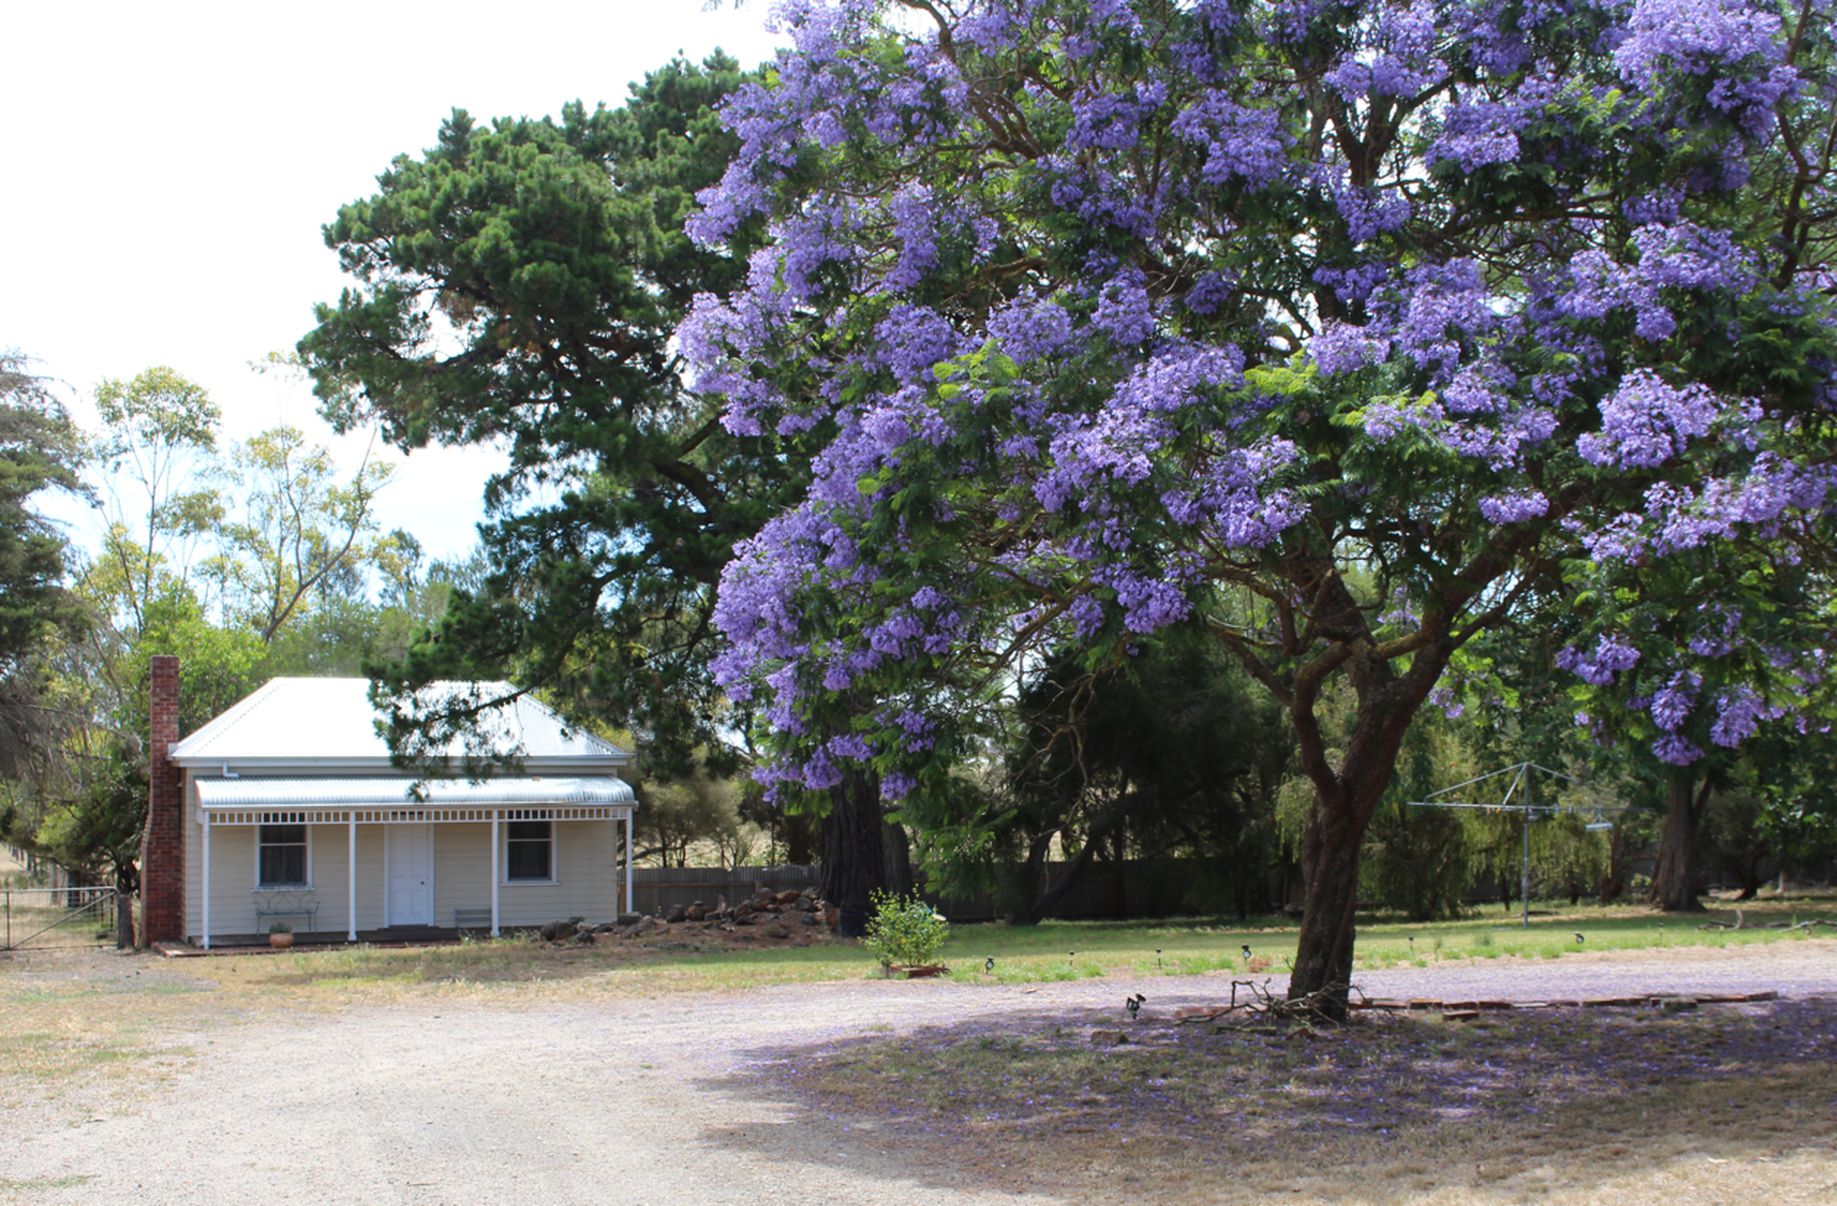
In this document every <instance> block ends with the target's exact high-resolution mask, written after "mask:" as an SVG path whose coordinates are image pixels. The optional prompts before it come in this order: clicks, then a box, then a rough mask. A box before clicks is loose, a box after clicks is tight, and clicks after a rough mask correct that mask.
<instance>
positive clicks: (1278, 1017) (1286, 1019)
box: [1174, 980, 1365, 1027]
mask: <svg viewBox="0 0 1837 1206" xmlns="http://www.w3.org/2000/svg"><path fill="white" fill-rule="evenodd" d="M1269 984H1270V982H1269V981H1268V980H1264V981H1263V982H1262V983H1260V984H1259V983H1258V982H1257V981H1255V980H1233V981H1231V1002H1230V1004H1228V1005H1225V1006H1223V1007H1222V1008H1218V1009H1206V1008H1199V1009H1183V1010H1181V1011H1179V1012H1178V1013H1177V1014H1175V1015H1174V1020H1175V1021H1177V1022H1181V1023H1199V1024H1202V1025H1203V1024H1210V1023H1220V1024H1222V1023H1224V1022H1225V1020H1226V1019H1232V1024H1233V1025H1234V1026H1236V1025H1238V1024H1239V1023H1238V1022H1237V1020H1236V1019H1235V1018H1233V1015H1236V1018H1241V1019H1243V1020H1245V1021H1252V1020H1255V1021H1276V1022H1282V1023H1285V1024H1287V1023H1294V1022H1300V1023H1302V1024H1303V1025H1304V1026H1306V1027H1312V1026H1314V1025H1321V1026H1331V1025H1337V1024H1338V1020H1337V1019H1336V1018H1335V1016H1334V1013H1335V1009H1334V1007H1335V1005H1336V1004H1337V1002H1338V1000H1339V996H1340V993H1341V992H1345V993H1346V994H1347V996H1348V998H1350V996H1351V994H1352V993H1358V995H1359V998H1360V1000H1359V1002H1358V1003H1356V1004H1354V1003H1352V1002H1351V1001H1350V999H1349V1000H1348V1004H1351V1005H1352V1007H1353V1008H1355V1009H1356V1008H1363V1007H1364V1000H1365V994H1364V993H1363V992H1360V991H1359V990H1358V989H1357V988H1355V987H1350V986H1346V985H1337V984H1329V985H1326V986H1325V987H1323V988H1318V989H1316V990H1314V991H1313V992H1311V993H1308V994H1306V995H1305V996H1300V997H1278V996H1277V995H1276V994H1274V993H1273V992H1271V991H1270V990H1269ZM1240 989H1242V990H1243V999H1242V1000H1240V999H1239V997H1238V992H1239V990H1240Z"/></svg>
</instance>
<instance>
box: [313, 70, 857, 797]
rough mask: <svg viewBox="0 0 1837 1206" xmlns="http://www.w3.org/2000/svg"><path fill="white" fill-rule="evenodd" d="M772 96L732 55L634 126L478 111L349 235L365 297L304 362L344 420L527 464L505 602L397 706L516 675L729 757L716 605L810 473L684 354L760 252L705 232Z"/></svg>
mask: <svg viewBox="0 0 1837 1206" xmlns="http://www.w3.org/2000/svg"><path fill="white" fill-rule="evenodd" d="M748 78H749V76H748V75H747V74H746V73H743V72H742V71H741V70H740V69H739V66H738V64H737V63H736V62H735V61H734V60H733V59H730V58H727V57H725V56H722V55H719V54H717V55H715V56H712V57H710V58H709V59H707V60H706V61H705V62H704V63H702V64H701V65H699V66H697V65H694V64H691V63H687V62H683V61H680V60H678V61H675V62H672V63H670V64H669V65H668V66H667V67H665V68H663V69H662V70H660V71H657V72H655V73H654V74H652V75H650V76H649V77H647V78H646V79H645V80H644V82H643V83H641V84H636V85H634V86H633V88H632V95H631V97H630V99H629V101H628V102H627V103H626V105H625V106H624V107H623V108H620V109H608V108H605V107H603V106H602V107H599V108H596V109H593V110H588V109H587V108H585V107H584V106H583V105H581V104H579V103H578V102H576V103H573V104H570V105H568V106H566V107H565V108H564V109H563V110H562V113H561V116H560V119H559V120H553V119H549V118H542V119H537V120H532V119H515V120H511V119H500V120H498V121H495V122H493V123H491V124H490V125H488V126H487V125H480V124H478V123H475V122H474V121H473V120H472V119H471V118H470V117H468V116H467V115H466V114H465V113H463V112H459V111H455V113H454V114H453V116H452V117H451V118H450V119H449V120H448V121H447V122H446V123H445V125H444V126H443V127H442V129H441V132H440V139H439V143H438V145H436V146H435V147H433V148H431V149H429V150H428V151H427V152H425V153H424V154H423V155H422V156H421V157H419V158H415V157H410V156H402V157H399V158H397V159H396V161H395V162H394V164H393V165H392V166H391V167H390V169H389V171H388V172H386V173H384V174H383V175H382V176H381V177H379V184H380V190H379V192H378V193H377V194H376V195H375V196H373V197H370V198H368V199H366V200H363V201H358V202H355V203H353V204H351V205H348V206H346V207H345V208H344V209H343V210H342V211H341V212H340V213H339V216H338V220H337V221H336V222H334V223H332V224H331V225H330V226H328V227H327V228H326V232H325V233H326V241H327V242H328V244H329V245H330V246H332V247H333V248H335V249H336V250H337V252H338V254H339V258H340V261H341V262H342V264H343V266H344V268H345V270H346V271H347V272H348V273H349V274H350V275H351V276H353V277H354V278H355V279H356V282H357V283H356V284H355V285H354V286H353V287H351V288H349V289H347V290H346V291H345V292H344V294H343V296H342V297H341V298H340V299H339V301H338V303H337V304H336V305H332V306H321V307H320V308H319V310H318V326H317V327H316V328H315V329H314V330H313V331H312V332H311V333H309V334H308V335H307V336H306V337H305V338H304V339H303V340H302V341H301V342H300V352H301V354H302V355H303V357H304V358H305V361H306V363H307V365H308V366H309V368H310V370H311V372H312V375H313V379H314V382H315V388H316V391H317V393H318V394H319V397H320V398H321V400H322V403H323V407H324V410H325V413H326V414H327V415H328V417H330V418H331V419H332V420H333V421H334V423H336V424H338V425H340V426H346V427H348V426H350V425H353V424H357V423H361V422H365V421H370V420H375V421H379V422H380V423H381V425H382V429H383V431H384V433H385V436H386V438H387V439H389V440H390V441H391V442H392V443H394V444H396V445H397V446H399V447H402V448H415V447H420V446H423V445H426V444H428V443H437V444H448V445H459V444H473V443H480V442H484V441H496V442H498V443H499V444H501V445H502V446H503V447H505V448H506V449H507V450H508V452H509V457H510V464H509V467H508V469H507V470H506V471H505V472H504V473H502V474H501V475H499V476H497V477H495V478H493V479H492V480H491V481H490V482H489V483H488V484H487V487H486V502H487V506H488V511H489V516H490V518H489V521H488V523H487V524H486V525H485V526H484V529H483V537H484V542H485V548H486V553H487V556H488V558H489V561H490V564H491V572H490V574H489V575H488V577H487V580H486V581H485V583H484V584H483V586H482V587H481V588H480V589H478V590H476V591H471V592H460V593H458V594H457V595H456V596H455V598H454V599H453V602H452V604H451V605H450V608H449V611H448V613H447V615H446V617H445V619H444V620H443V621H442V622H441V623H440V624H439V625H438V626H437V628H436V629H435V630H434V631H433V632H432V633H430V634H429V635H428V637H427V638H426V639H425V640H423V641H421V642H419V643H417V644H415V645H414V646H413V647H412V648H411V649H410V651H409V652H408V654H407V656H406V657H405V658H403V659H401V660H399V661H397V662H395V663H394V664H391V665H387V666H381V667H372V670H373V672H374V673H375V674H376V676H377V677H379V678H380V679H382V680H383V681H384V683H385V685H386V687H388V688H389V689H391V690H393V691H397V692H399V691H402V690H404V689H406V688H410V687H413V686H415V685H417V684H420V683H423V682H426V681H429V680H431V679H436V678H488V677H497V676H502V675H508V676H511V677H514V678H515V679H516V680H517V681H518V682H519V683H520V684H523V685H526V686H538V685H539V686H541V687H542V688H544V689H545V691H546V692H547V693H548V694H549V695H550V698H551V699H552V700H553V701H554V702H556V703H558V704H559V705H560V707H561V708H562V710H563V711H564V713H566V714H569V715H572V716H574V717H576V718H594V719H598V720H602V721H605V722H607V723H610V724H614V725H617V726H621V727H627V728H631V729H633V730H635V731H637V732H639V733H641V734H642V735H643V736H644V737H645V739H646V742H647V754H648V756H649V763H650V767H651V769H652V770H653V771H656V772H661V773H670V772H673V771H679V770H681V769H683V768H685V767H686V766H687V765H688V764H690V763H691V762H692V761H694V760H695V759H696V758H697V757H698V751H699V754H700V756H704V757H705V756H706V755H707V753H708V751H717V753H716V755H715V761H717V762H719V761H720V760H721V759H720V757H719V754H718V751H719V750H720V748H721V746H722V742H721V741H719V740H717V739H716V738H718V736H720V735H721V734H722V733H731V732H732V731H733V729H732V728H728V727H724V724H725V722H724V721H723V720H722V719H721V707H722V702H721V699H720V696H719V693H718V692H717V691H716V690H715V689H714V687H713V684H712V683H711V682H710V680H709V678H708V676H707V673H706V663H707V659H708V656H709V652H710V646H711V639H710V638H711V627H710V625H709V609H710V607H711V606H712V603H713V595H714V592H713V587H714V585H715V583H716V581H717V580H718V577H719V575H720V571H721V568H722V566H723V565H725V564H726V562H727V561H728V559H729V556H730V552H731V550H732V547H733V544H734V542H735V541H736V540H737V539H740V538H743V537H745V536H747V535H750V534H751V533H752V532H753V531H755V530H756V529H757V528H758V526H759V525H760V524H761V523H762V522H763V521H764V519H765V518H766V517H767V516H768V515H770V514H772V513H773V512H775V511H776V510H777V509H778V508H779V507H780V505H781V504H782V501H783V499H784V498H785V497H786V496H787V493H788V492H789V491H790V490H791V489H792V487H793V486H794V485H795V484H796V483H794V482H791V481H789V480H788V479H789V477H791V476H792V475H793V474H794V473H795V472H796V470H795V466H798V465H801V464H802V463H803V462H802V458H801V457H798V456H788V457H787V456H785V455H783V454H784V453H785V451H786V450H784V449H782V448H780V447H779V446H778V445H777V444H775V443H774V442H773V441H770V440H762V439H758V438H754V439H749V440H746V441H740V440H737V439H735V438H733V437H731V436H729V435H728V433H727V432H726V431H725V429H723V428H722V426H721V425H720V422H719V419H718V414H719V411H718V405H717V404H715V403H712V402H708V401H704V400H703V399H700V398H698V397H696V396H694V395H693V394H692V393H691V392H690V391H689V390H688V389H687V388H686V386H685V383H684V381H683V380H682V375H681V372H680V366H679V361H678V358H677V354H676V349H675V347H674V345H673V342H672V333H673V331H674V329H675V327H676V325H677V323H678V321H679V320H680V319H681V318H682V316H683V314H684V313H685V312H686V311H687V309H688V307H689V305H690V303H691V301H692V300H693V298H694V296H695V295H696V294H697V293H701V292H716V293H720V292H725V291H727V290H729V289H731V288H733V287H734V286H735V285H736V284H737V283H738V281H739V280H740V279H741V277H742V275H743V273H744V272H745V257H746V254H747V253H748V252H749V251H750V250H751V248H752V247H753V246H754V245H756V242H757V234H758V232H756V231H743V232H741V233H740V235H738V236H736V238H735V239H734V240H732V242H731V243H730V245H729V247H728V248H727V249H724V250H723V251H720V252H715V251H708V250H703V249H700V248H697V247H695V246H694V245H693V244H691V243H690V242H689V240H688V239H687V238H685V237H684V236H683V234H682V224H683V219H684V217H685V216H686V214H687V213H688V212H689V210H690V208H691V207H692V205H693V204H694V196H695V193H696V191H697V190H699V189H701V188H704V187H706V186H708V185H710V184H712V183H714V182H715V181H716V180H717V179H718V178H719V177H720V174H721V171H722V169H723V168H724V166H725V165H726V163H727V160H728V158H729V156H730V155H731V153H732V152H733V150H734V142H733V138H732V136H731V135H730V134H728V133H727V131H725V130H724V129H722V128H721V126H720V123H719V121H718V119H717V118H716V117H715V115H714V113H713V111H712V106H713V105H714V104H716V103H717V102H718V101H719V100H720V99H721V98H722V97H723V96H725V95H727V94H728V93H729V92H730V91H732V90H733V89H734V88H736V87H738V86H739V85H740V84H741V83H743V82H744V81H746V80H747V79H748ZM817 434H819V435H820V434H821V433H817ZM413 720H414V722H415V723H414V724H412V725H404V726H403V727H402V730H401V732H399V733H398V734H397V738H398V740H399V741H400V742H401V743H402V744H403V745H404V747H405V748H407V749H408V750H409V751H410V752H412V751H413V750H414V749H415V748H416V742H417V741H418V740H426V739H431V740H434V741H443V740H444V739H445V737H446V736H447V735H448V733H450V732H451V731H452V730H453V729H454V728H455V727H463V724H464V720H465V717H464V716H463V715H455V716H451V717H446V718H438V717H434V718H430V717H415V718H413ZM448 722H450V723H448ZM717 769H724V768H717Z"/></svg>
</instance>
